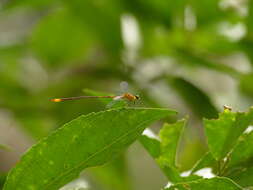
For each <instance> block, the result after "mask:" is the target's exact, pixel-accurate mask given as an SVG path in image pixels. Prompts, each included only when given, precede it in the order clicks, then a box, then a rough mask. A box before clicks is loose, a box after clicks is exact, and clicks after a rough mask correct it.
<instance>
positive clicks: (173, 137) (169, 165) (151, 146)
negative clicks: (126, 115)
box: [140, 120, 186, 182]
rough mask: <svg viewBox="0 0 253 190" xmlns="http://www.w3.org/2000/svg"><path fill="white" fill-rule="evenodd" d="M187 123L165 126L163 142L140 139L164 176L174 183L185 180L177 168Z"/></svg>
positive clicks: (161, 131) (161, 132)
mask: <svg viewBox="0 0 253 190" xmlns="http://www.w3.org/2000/svg"><path fill="white" fill-rule="evenodd" d="M185 123H186V121H185V120H180V121H178V122H176V123H173V124H168V123H166V124H164V126H163V128H162V129H161V130H160V133H159V136H160V139H161V141H159V140H157V139H154V138H151V137H148V136H145V135H142V136H141V138H140V142H141V143H142V144H143V146H144V147H145V149H146V150H147V151H148V152H149V153H150V155H151V156H152V157H153V158H154V159H156V161H157V163H158V165H159V166H160V168H161V169H162V171H163V172H164V174H165V175H166V176H167V178H168V179H169V180H170V181H172V182H179V181H182V180H183V178H182V177H181V176H180V173H179V171H178V169H177V166H176V154H177V147H178V143H179V139H180V136H181V133H182V131H183V128H184V126H185Z"/></svg>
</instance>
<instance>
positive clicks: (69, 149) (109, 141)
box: [4, 108, 175, 190]
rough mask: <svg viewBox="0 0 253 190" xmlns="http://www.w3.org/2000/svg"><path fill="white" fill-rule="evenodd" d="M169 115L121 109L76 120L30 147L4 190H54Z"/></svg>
mask: <svg viewBox="0 0 253 190" xmlns="http://www.w3.org/2000/svg"><path fill="white" fill-rule="evenodd" d="M171 114H175V112H174V111H170V110H167V109H155V108H150V109H148V108H123V109H115V110H108V111H103V112H98V113H91V114H88V115H84V116H80V117H79V118H77V119H75V120H73V121H71V122H69V123H67V124H65V125H64V126H63V127H61V128H60V129H58V130H56V131H55V132H54V133H53V134H51V135H50V136H48V137H47V138H44V139H43V140H41V141H40V142H39V143H37V144H36V145H35V146H33V147H32V148H31V149H30V150H29V151H28V152H27V153H26V154H25V155H24V156H23V157H22V159H21V161H20V162H19V163H18V164H17V165H16V167H15V168H13V169H12V170H11V172H10V173H9V175H8V177H7V181H6V183H5V186H4V190H13V189H20V190H23V189H24V190H27V189H44V190H47V189H50V190H54V189H58V188H60V187H61V186H63V185H64V184H66V183H68V182H69V181H71V180H73V179H74V178H76V177H77V176H78V175H79V173H80V172H81V171H82V170H83V169H85V168H88V167H93V166H99V165H102V164H105V163H107V162H108V161H110V160H112V159H113V158H114V157H115V156H117V155H119V153H120V152H122V150H124V149H125V148H126V147H127V146H128V145H129V144H131V143H132V142H133V141H135V140H136V139H137V138H138V137H139V136H140V134H141V133H142V132H143V130H144V129H145V128H146V127H147V126H148V125H149V124H151V123H152V122H154V121H156V120H158V119H161V118H163V117H165V116H168V115H171Z"/></svg>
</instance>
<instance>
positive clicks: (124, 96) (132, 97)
mask: <svg viewBox="0 0 253 190" xmlns="http://www.w3.org/2000/svg"><path fill="white" fill-rule="evenodd" d="M86 98H111V99H113V100H120V99H124V100H128V101H130V102H134V101H136V100H138V99H140V97H139V96H138V95H133V94H131V93H124V94H122V95H119V96H77V97H68V98H54V99H51V101H52V102H63V101H67V100H80V99H86Z"/></svg>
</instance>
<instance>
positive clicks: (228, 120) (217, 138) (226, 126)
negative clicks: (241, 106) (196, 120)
mask: <svg viewBox="0 0 253 190" xmlns="http://www.w3.org/2000/svg"><path fill="white" fill-rule="evenodd" d="M252 121H253V108H251V109H250V110H249V112H237V113H233V112H231V111H229V110H227V109H226V110H224V112H223V113H221V114H220V115H219V119H217V120H207V119H206V120H204V126H205V132H206V136H207V143H208V147H209V149H210V152H211V153H212V155H213V156H214V158H215V159H216V160H220V159H222V158H224V157H225V156H226V155H227V153H228V152H229V151H230V150H231V149H232V148H233V147H234V145H235V144H236V142H237V139H238V138H239V136H240V135H241V134H242V133H243V131H244V130H245V129H246V128H247V127H248V126H249V125H250V123H251V122H252Z"/></svg>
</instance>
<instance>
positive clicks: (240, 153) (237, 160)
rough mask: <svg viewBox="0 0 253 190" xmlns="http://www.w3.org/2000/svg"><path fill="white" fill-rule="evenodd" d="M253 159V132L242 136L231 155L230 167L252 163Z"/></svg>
mask: <svg viewBox="0 0 253 190" xmlns="http://www.w3.org/2000/svg"><path fill="white" fill-rule="evenodd" d="M252 159H253V132H250V133H248V134H244V135H242V136H241V137H240V138H239V140H238V143H237V144H236V146H235V148H234V149H233V152H232V153H231V154H230V160H229V164H228V167H234V166H239V165H242V164H247V162H249V163H250V164H251V163H252Z"/></svg>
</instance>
